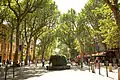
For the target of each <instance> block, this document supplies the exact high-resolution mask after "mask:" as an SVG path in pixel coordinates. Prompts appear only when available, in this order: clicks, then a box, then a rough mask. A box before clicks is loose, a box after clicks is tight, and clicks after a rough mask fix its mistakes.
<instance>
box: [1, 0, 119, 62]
mask: <svg viewBox="0 0 120 80" xmlns="http://www.w3.org/2000/svg"><path fill="white" fill-rule="evenodd" d="M106 3H107V4H106ZM119 9H120V7H119V1H118V0H99V1H98V0H89V1H88V2H87V3H86V5H85V7H84V8H83V9H82V10H81V11H80V12H79V13H76V12H75V10H74V9H70V10H68V12H67V13H64V14H60V12H59V11H58V9H57V6H56V4H55V2H53V1H52V0H6V1H5V0H2V1H0V23H1V24H2V23H3V22H6V23H7V25H8V28H9V29H8V30H9V31H8V36H9V38H8V40H9V41H10V44H11V46H10V55H9V60H11V55H12V44H13V40H15V42H16V51H15V56H14V62H15V63H17V60H18V53H19V49H20V54H21V60H23V52H24V51H23V47H24V45H26V47H27V48H26V58H25V63H26V64H27V60H28V56H29V53H30V52H29V51H30V48H31V44H32V46H33V55H32V57H33V58H32V59H33V60H35V59H36V56H35V55H37V56H38V55H40V54H42V57H41V58H42V59H43V58H44V57H49V55H51V54H52V53H54V50H55V49H56V48H59V49H60V52H59V53H61V54H65V55H66V56H68V57H70V55H69V54H68V53H70V54H71V57H73V58H74V57H75V56H76V55H78V54H79V53H82V54H83V53H93V52H96V51H100V50H102V51H103V50H107V49H108V48H115V47H120V41H119V40H120V36H119V34H120V24H119V20H120V19H119V18H120V12H119ZM14 36H15V39H14ZM37 41H39V42H40V43H39V44H36V42H37ZM56 45H57V46H56ZM36 47H38V48H36ZM36 50H37V51H36ZM36 53H38V54H36ZM44 55H45V56H44Z"/></svg>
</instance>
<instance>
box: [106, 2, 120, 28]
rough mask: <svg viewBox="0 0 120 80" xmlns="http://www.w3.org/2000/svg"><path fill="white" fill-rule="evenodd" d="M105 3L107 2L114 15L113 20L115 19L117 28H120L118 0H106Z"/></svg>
mask: <svg viewBox="0 0 120 80" xmlns="http://www.w3.org/2000/svg"><path fill="white" fill-rule="evenodd" d="M106 3H107V4H108V6H109V7H110V9H111V10H112V12H113V15H114V17H115V20H116V24H117V25H118V27H119V28H118V29H120V12H119V9H118V2H116V0H114V1H113V2H110V0H106Z"/></svg>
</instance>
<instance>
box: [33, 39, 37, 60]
mask: <svg viewBox="0 0 120 80" xmlns="http://www.w3.org/2000/svg"><path fill="white" fill-rule="evenodd" d="M36 41H37V39H36V38H34V47H33V61H34V60H35V48H36Z"/></svg>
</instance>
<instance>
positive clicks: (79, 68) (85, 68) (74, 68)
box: [71, 66, 89, 71]
mask: <svg viewBox="0 0 120 80" xmlns="http://www.w3.org/2000/svg"><path fill="white" fill-rule="evenodd" d="M71 69H73V70H75V71H76V70H80V71H86V70H89V68H88V67H87V66H83V68H81V67H80V66H72V67H71Z"/></svg>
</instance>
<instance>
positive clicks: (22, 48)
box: [20, 41, 24, 65]
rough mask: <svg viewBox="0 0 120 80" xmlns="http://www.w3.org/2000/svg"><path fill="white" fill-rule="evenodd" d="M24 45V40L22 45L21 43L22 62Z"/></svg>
mask: <svg viewBox="0 0 120 80" xmlns="http://www.w3.org/2000/svg"><path fill="white" fill-rule="evenodd" d="M23 46H24V42H23V41H22V45H21V56H20V58H21V62H22V61H23ZM21 65H23V64H21Z"/></svg>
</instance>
